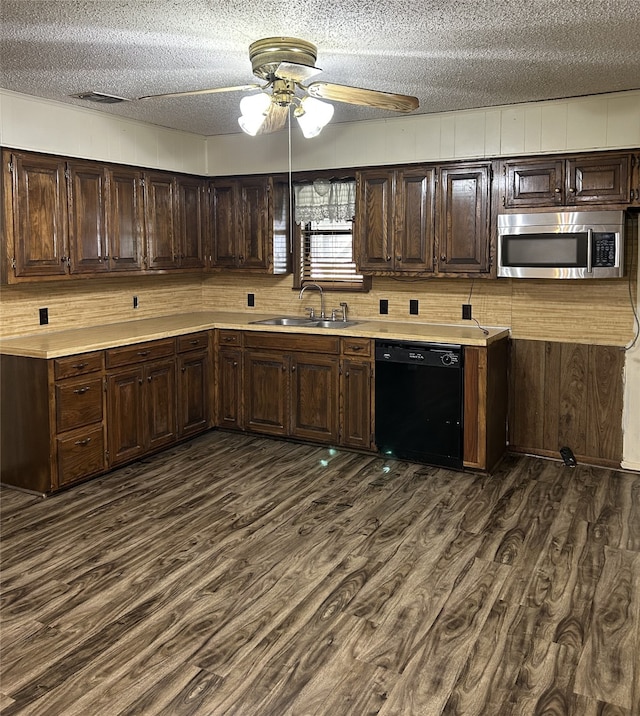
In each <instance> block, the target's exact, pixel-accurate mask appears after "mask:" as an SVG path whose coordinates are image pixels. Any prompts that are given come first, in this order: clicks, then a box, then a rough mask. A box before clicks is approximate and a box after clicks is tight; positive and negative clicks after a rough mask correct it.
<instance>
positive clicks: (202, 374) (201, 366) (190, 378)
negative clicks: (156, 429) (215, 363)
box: [178, 351, 211, 438]
mask: <svg viewBox="0 0 640 716" xmlns="http://www.w3.org/2000/svg"><path fill="white" fill-rule="evenodd" d="M209 373H210V367H209V353H208V352H207V351H197V352H193V353H185V354H183V355H179V356H178V435H179V436H180V437H181V438H183V437H188V436H189V435H192V434H194V433H199V432H201V431H202V430H206V428H208V427H209V419H210V412H211V411H210V408H209V404H210V396H209V382H210V381H209Z"/></svg>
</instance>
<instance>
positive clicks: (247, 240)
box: [238, 178, 271, 269]
mask: <svg viewBox="0 0 640 716" xmlns="http://www.w3.org/2000/svg"><path fill="white" fill-rule="evenodd" d="M240 206H241V207H242V216H241V218H240V221H239V226H240V233H239V237H238V263H239V266H240V268H247V269H249V268H251V269H266V268H268V264H269V253H270V252H269V226H270V224H271V217H270V215H269V191H268V183H267V180H266V179H264V178H259V179H243V180H242V181H241V182H240Z"/></svg>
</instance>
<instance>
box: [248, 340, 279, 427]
mask: <svg viewBox="0 0 640 716" xmlns="http://www.w3.org/2000/svg"><path fill="white" fill-rule="evenodd" d="M244 395H245V406H244V407H245V427H246V428H247V429H248V430H255V431H256V432H261V433H268V434H270V435H286V434H287V432H288V424H287V423H288V421H287V416H288V412H289V409H288V406H289V359H288V358H287V357H285V356H282V355H280V354H278V353H275V352H273V353H268V352H264V353H260V352H254V351H247V352H246V354H245V357H244Z"/></svg>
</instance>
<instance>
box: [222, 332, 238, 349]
mask: <svg viewBox="0 0 640 716" xmlns="http://www.w3.org/2000/svg"><path fill="white" fill-rule="evenodd" d="M218 344H219V345H220V347H222V346H241V345H242V333H240V331H223V330H220V331H218Z"/></svg>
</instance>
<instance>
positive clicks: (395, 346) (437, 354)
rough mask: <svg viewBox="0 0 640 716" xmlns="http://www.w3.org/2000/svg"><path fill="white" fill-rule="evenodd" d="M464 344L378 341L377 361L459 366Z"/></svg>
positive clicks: (448, 366)
mask: <svg viewBox="0 0 640 716" xmlns="http://www.w3.org/2000/svg"><path fill="white" fill-rule="evenodd" d="M461 358H462V346H458V345H447V344H440V343H432V344H428V343H425V344H415V343H402V342H399V341H398V342H393V343H392V342H387V341H380V340H378V341H376V361H379V362H382V363H413V364H415V365H429V366H441V367H444V368H457V367H459V366H460V365H461Z"/></svg>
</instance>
